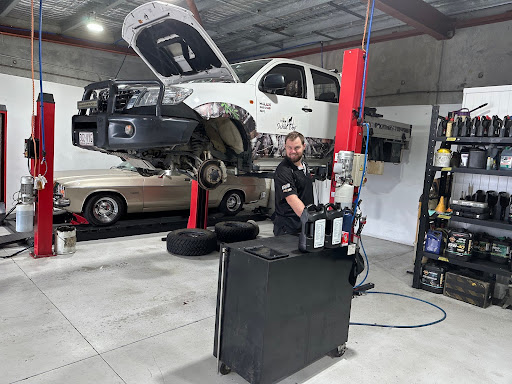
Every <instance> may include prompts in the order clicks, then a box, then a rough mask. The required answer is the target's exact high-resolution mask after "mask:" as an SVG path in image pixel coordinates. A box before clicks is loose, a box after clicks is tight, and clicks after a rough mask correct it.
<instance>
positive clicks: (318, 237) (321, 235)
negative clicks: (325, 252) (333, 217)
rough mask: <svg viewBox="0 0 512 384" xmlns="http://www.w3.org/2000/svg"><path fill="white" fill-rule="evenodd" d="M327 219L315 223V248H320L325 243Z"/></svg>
mask: <svg viewBox="0 0 512 384" xmlns="http://www.w3.org/2000/svg"><path fill="white" fill-rule="evenodd" d="M325 223H326V220H325V219H320V220H317V221H315V237H314V241H313V247H314V248H320V247H323V246H324V243H325Z"/></svg>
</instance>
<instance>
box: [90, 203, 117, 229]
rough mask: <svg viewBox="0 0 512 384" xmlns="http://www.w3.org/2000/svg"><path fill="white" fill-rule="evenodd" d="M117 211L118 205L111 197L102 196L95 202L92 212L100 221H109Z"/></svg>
mask: <svg viewBox="0 0 512 384" xmlns="http://www.w3.org/2000/svg"><path fill="white" fill-rule="evenodd" d="M118 213H119V205H118V204H117V202H116V201H115V200H114V199H112V198H111V197H103V198H101V199H100V200H98V201H97V202H96V204H95V205H94V209H93V214H94V217H95V218H96V219H98V220H99V221H101V222H102V223H110V222H111V221H112V220H114V218H115V217H116V216H117V214H118Z"/></svg>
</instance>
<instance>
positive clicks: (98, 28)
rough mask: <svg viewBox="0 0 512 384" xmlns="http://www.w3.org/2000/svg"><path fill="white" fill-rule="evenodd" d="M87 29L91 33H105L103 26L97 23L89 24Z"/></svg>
mask: <svg viewBox="0 0 512 384" xmlns="http://www.w3.org/2000/svg"><path fill="white" fill-rule="evenodd" d="M87 29H88V30H89V31H91V32H103V26H102V25H101V24H98V23H97V22H95V21H91V22H89V23H87Z"/></svg>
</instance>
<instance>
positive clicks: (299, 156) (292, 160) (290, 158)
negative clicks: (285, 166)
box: [286, 154, 302, 163]
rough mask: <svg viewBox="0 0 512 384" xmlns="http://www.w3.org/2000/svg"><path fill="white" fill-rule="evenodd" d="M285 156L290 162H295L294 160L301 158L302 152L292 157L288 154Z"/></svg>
mask: <svg viewBox="0 0 512 384" xmlns="http://www.w3.org/2000/svg"><path fill="white" fill-rule="evenodd" d="M286 158H287V159H288V160H290V161H291V162H292V163H296V162H298V161H300V160H302V154H300V155H294V156H293V157H290V156H288V155H286Z"/></svg>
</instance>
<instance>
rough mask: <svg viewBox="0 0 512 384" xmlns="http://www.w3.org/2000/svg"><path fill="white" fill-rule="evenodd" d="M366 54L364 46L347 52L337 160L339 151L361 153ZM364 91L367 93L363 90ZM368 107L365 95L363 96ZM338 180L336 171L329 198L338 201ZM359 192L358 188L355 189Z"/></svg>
mask: <svg viewBox="0 0 512 384" xmlns="http://www.w3.org/2000/svg"><path fill="white" fill-rule="evenodd" d="M364 57H365V52H364V51H363V50H362V49H350V50H346V51H345V53H344V54H343V70H342V73H341V88H340V102H339V106H338V121H337V124H336V136H335V139H334V162H335V161H336V154H337V153H338V152H339V151H353V152H354V153H361V147H362V144H363V127H362V126H361V125H359V124H358V122H357V118H358V112H359V107H360V105H361V88H362V86H363V77H364ZM363 95H364V94H363ZM363 108H364V96H363ZM335 188H336V181H335V178H334V173H333V174H332V177H331V194H330V198H329V201H330V202H331V203H334V194H335ZM354 193H355V194H357V188H355V189H354Z"/></svg>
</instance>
